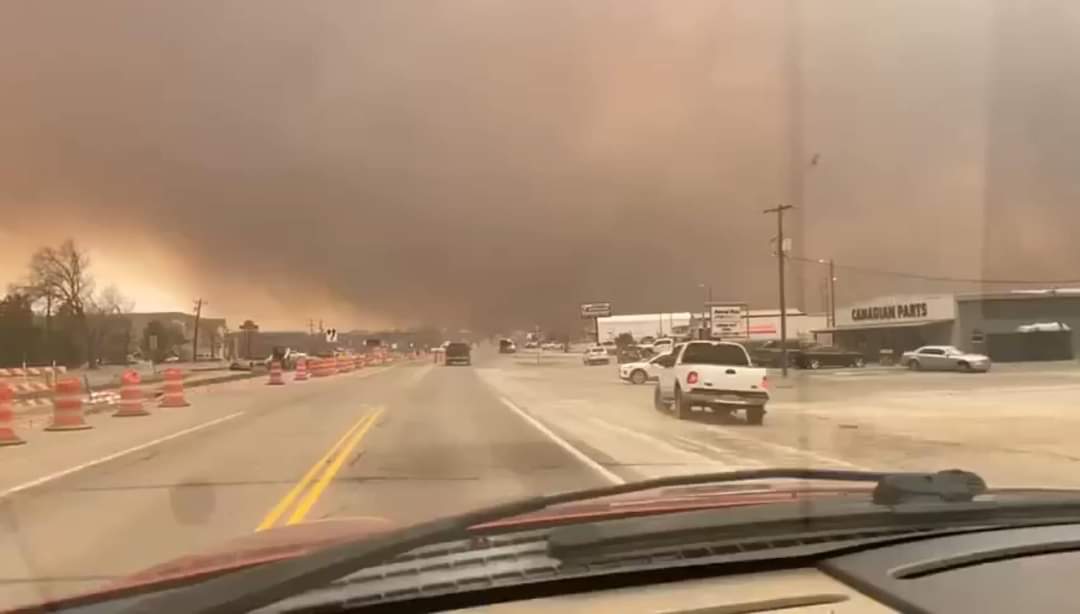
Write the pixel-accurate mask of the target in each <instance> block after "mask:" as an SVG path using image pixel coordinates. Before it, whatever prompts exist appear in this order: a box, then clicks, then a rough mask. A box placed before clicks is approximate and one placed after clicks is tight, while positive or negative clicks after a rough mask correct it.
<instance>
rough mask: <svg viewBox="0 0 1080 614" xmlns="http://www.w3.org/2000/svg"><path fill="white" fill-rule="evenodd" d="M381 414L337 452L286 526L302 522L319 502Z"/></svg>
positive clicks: (369, 421) (375, 414)
mask: <svg viewBox="0 0 1080 614" xmlns="http://www.w3.org/2000/svg"><path fill="white" fill-rule="evenodd" d="M382 413H383V408H381V407H380V408H379V409H378V410H376V411H375V413H374V414H372V416H371V419H370V420H368V421H367V422H365V423H364V426H362V427H360V429H359V430H358V431H356V434H354V435H353V436H352V439H350V440H349V443H347V444H345V446H344V447H342V448H341V449H340V450H339V451H338V454H337V457H335V458H334V462H332V463H330V465H329V466H328V467H327V468H326V469H325V470H323V473H322V475H321V476H319V481H318V482H316V483H315V485H314V486H312V487H311V489H310V490H308V491H307V494H306V495H304V498H303V499H301V500H300V503H298V504H297V505H296V508H295V509H294V510H293V513H292V516H290V517H289V521H288V522H287V523H286V524H296V523H298V522H302V521H303V520H304V517H305V516H307V513H308V512H309V511H310V510H311V508H312V506H313V505H315V502H316V501H318V500H319V497H320V496H321V495H322V493H323V491H324V490H326V487H327V486H329V485H330V481H331V480H333V479H334V476H335V475H337V472H338V471H340V470H341V466H342V465H344V464H345V459H346V458H348V457H349V455H350V454H352V451H353V449H354V448H356V446H357V444H359V443H360V440H361V439H363V438H364V435H366V434H367V432H368V431H369V430H371V427H372V426H374V425H375V423H376V422H378V421H379V416H381V415H382Z"/></svg>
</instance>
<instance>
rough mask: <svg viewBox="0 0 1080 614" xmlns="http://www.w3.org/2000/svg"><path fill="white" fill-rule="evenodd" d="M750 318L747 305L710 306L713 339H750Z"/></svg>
mask: <svg viewBox="0 0 1080 614" xmlns="http://www.w3.org/2000/svg"><path fill="white" fill-rule="evenodd" d="M748 316H749V312H748V310H747V308H746V305H745V304H738V303H735V304H727V305H709V320H710V321H711V322H712V337H713V339H730V338H732V337H740V338H745V337H748V336H749V330H748V328H747V326H748Z"/></svg>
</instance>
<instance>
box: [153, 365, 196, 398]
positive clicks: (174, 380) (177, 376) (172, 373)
mask: <svg viewBox="0 0 1080 614" xmlns="http://www.w3.org/2000/svg"><path fill="white" fill-rule="evenodd" d="M162 389H163V390H164V394H162V395H161V403H159V404H158V407H187V406H189V405H191V403H188V402H187V399H185V398H184V372H183V371H181V370H180V369H165V385H164V386H163V387H162Z"/></svg>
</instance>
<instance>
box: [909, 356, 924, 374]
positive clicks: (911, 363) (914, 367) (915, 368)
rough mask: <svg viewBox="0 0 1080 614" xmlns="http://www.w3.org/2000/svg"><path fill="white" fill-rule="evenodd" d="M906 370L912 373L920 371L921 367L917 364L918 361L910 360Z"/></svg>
mask: <svg viewBox="0 0 1080 614" xmlns="http://www.w3.org/2000/svg"><path fill="white" fill-rule="evenodd" d="M907 368H908V369H911V370H912V371H921V370H922V365H920V364H919V361H918V360H915V359H912V360H909V361H908V363H907Z"/></svg>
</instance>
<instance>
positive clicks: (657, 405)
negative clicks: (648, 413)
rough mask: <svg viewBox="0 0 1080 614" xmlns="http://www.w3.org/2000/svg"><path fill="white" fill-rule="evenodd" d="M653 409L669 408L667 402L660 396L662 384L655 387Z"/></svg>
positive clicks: (663, 410) (663, 409)
mask: <svg viewBox="0 0 1080 614" xmlns="http://www.w3.org/2000/svg"><path fill="white" fill-rule="evenodd" d="M653 409H655V410H656V411H660V412H667V410H668V405H667V403H665V402H664V399H662V398H661V397H660V384H657V385H656V387H655V388H653Z"/></svg>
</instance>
